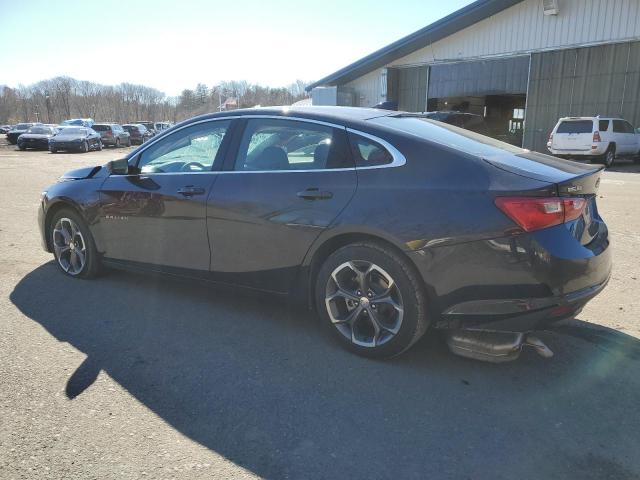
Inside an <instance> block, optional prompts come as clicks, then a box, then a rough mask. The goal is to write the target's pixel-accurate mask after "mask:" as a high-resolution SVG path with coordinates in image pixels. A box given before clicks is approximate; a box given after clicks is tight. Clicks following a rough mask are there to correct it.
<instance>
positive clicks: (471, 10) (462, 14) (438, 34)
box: [306, 0, 523, 91]
mask: <svg viewBox="0 0 640 480" xmlns="http://www.w3.org/2000/svg"><path fill="white" fill-rule="evenodd" d="M522 1H523V0H477V1H475V2H473V3H472V4H470V5H467V6H466V7H464V8H461V9H460V10H458V11H456V12H453V13H452V14H451V15H447V16H446V17H444V18H442V19H440V20H438V21H437V22H434V23H432V24H431V25H428V26H426V27H424V28H423V29H420V30H418V31H417V32H414V33H412V34H411V35H407V36H406V37H404V38H401V39H400V40H398V41H396V42H393V43H392V44H390V45H387V46H386V47H384V48H381V49H380V50H378V51H376V52H373V53H372V54H370V55H367V56H366V57H364V58H362V59H360V60H358V61H357V62H355V63H352V64H351V65H348V66H346V67H344V68H342V69H340V70H338V71H337V72H334V73H332V74H331V75H329V76H327V77H325V78H323V79H321V80H318V81H317V82H315V83H312V84H311V85H309V86H307V87H306V90H307V91H310V90H312V89H313V88H315V87H319V86H323V85H337V84H344V83H347V82H350V81H352V80H355V79H356V78H358V77H361V76H362V75H364V74H366V73H369V72H371V71H372V70H375V69H376V68H380V67H383V66H385V65H387V64H389V63H391V62H393V61H394V60H396V59H398V58H401V57H404V56H405V55H409V54H410V53H412V52H415V51H416V50H419V49H421V48H424V47H426V46H427V45H430V44H432V43H434V42H437V41H438V40H442V39H443V38H445V37H448V36H450V35H453V34H454V33H456V32H459V31H460V30H463V29H465V28H467V27H469V26H471V25H473V24H474V23H478V22H479V21H481V20H484V19H485V18H489V17H491V16H493V15H495V14H496V13H499V12H501V11H502V10H505V9H507V8H509V7H512V6H513V5H516V4H518V3H520V2H522Z"/></svg>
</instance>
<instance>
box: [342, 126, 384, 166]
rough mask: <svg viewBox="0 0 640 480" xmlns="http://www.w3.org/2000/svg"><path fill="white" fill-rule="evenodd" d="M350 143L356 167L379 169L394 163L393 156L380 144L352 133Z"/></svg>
mask: <svg viewBox="0 0 640 480" xmlns="http://www.w3.org/2000/svg"><path fill="white" fill-rule="evenodd" d="M349 143H350V144H351V154H352V155H353V158H354V159H355V161H356V167H377V166H380V165H388V164H390V163H392V162H393V156H392V155H391V154H390V153H389V151H388V150H387V149H386V148H384V147H383V146H382V145H380V144H379V143H378V142H375V141H373V140H370V139H368V138H365V137H363V136H361V135H357V134H355V133H350V134H349Z"/></svg>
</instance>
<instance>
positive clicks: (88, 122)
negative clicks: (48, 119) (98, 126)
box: [60, 118, 94, 128]
mask: <svg viewBox="0 0 640 480" xmlns="http://www.w3.org/2000/svg"><path fill="white" fill-rule="evenodd" d="M93 124H94V121H93V118H72V119H70V120H65V121H64V122H62V123H60V125H61V126H63V127H89V128H90V127H92V126H93Z"/></svg>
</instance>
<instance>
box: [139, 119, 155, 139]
mask: <svg viewBox="0 0 640 480" xmlns="http://www.w3.org/2000/svg"><path fill="white" fill-rule="evenodd" d="M133 123H135V124H136V125H144V127H145V128H146V129H147V130H149V133H151V135H152V136H153V135H155V134H156V133H158V132H157V131H156V124H155V123H154V122H147V121H145V122H133Z"/></svg>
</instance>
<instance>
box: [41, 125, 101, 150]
mask: <svg viewBox="0 0 640 480" xmlns="http://www.w3.org/2000/svg"><path fill="white" fill-rule="evenodd" d="M59 150H67V151H75V152H84V153H86V152H88V151H89V150H102V139H101V138H100V134H99V133H98V132H96V131H95V130H93V129H92V128H86V127H64V128H62V129H61V130H60V131H59V133H58V134H57V135H56V136H55V137H53V138H51V139H49V151H50V152H51V153H56V152H58V151H59Z"/></svg>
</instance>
